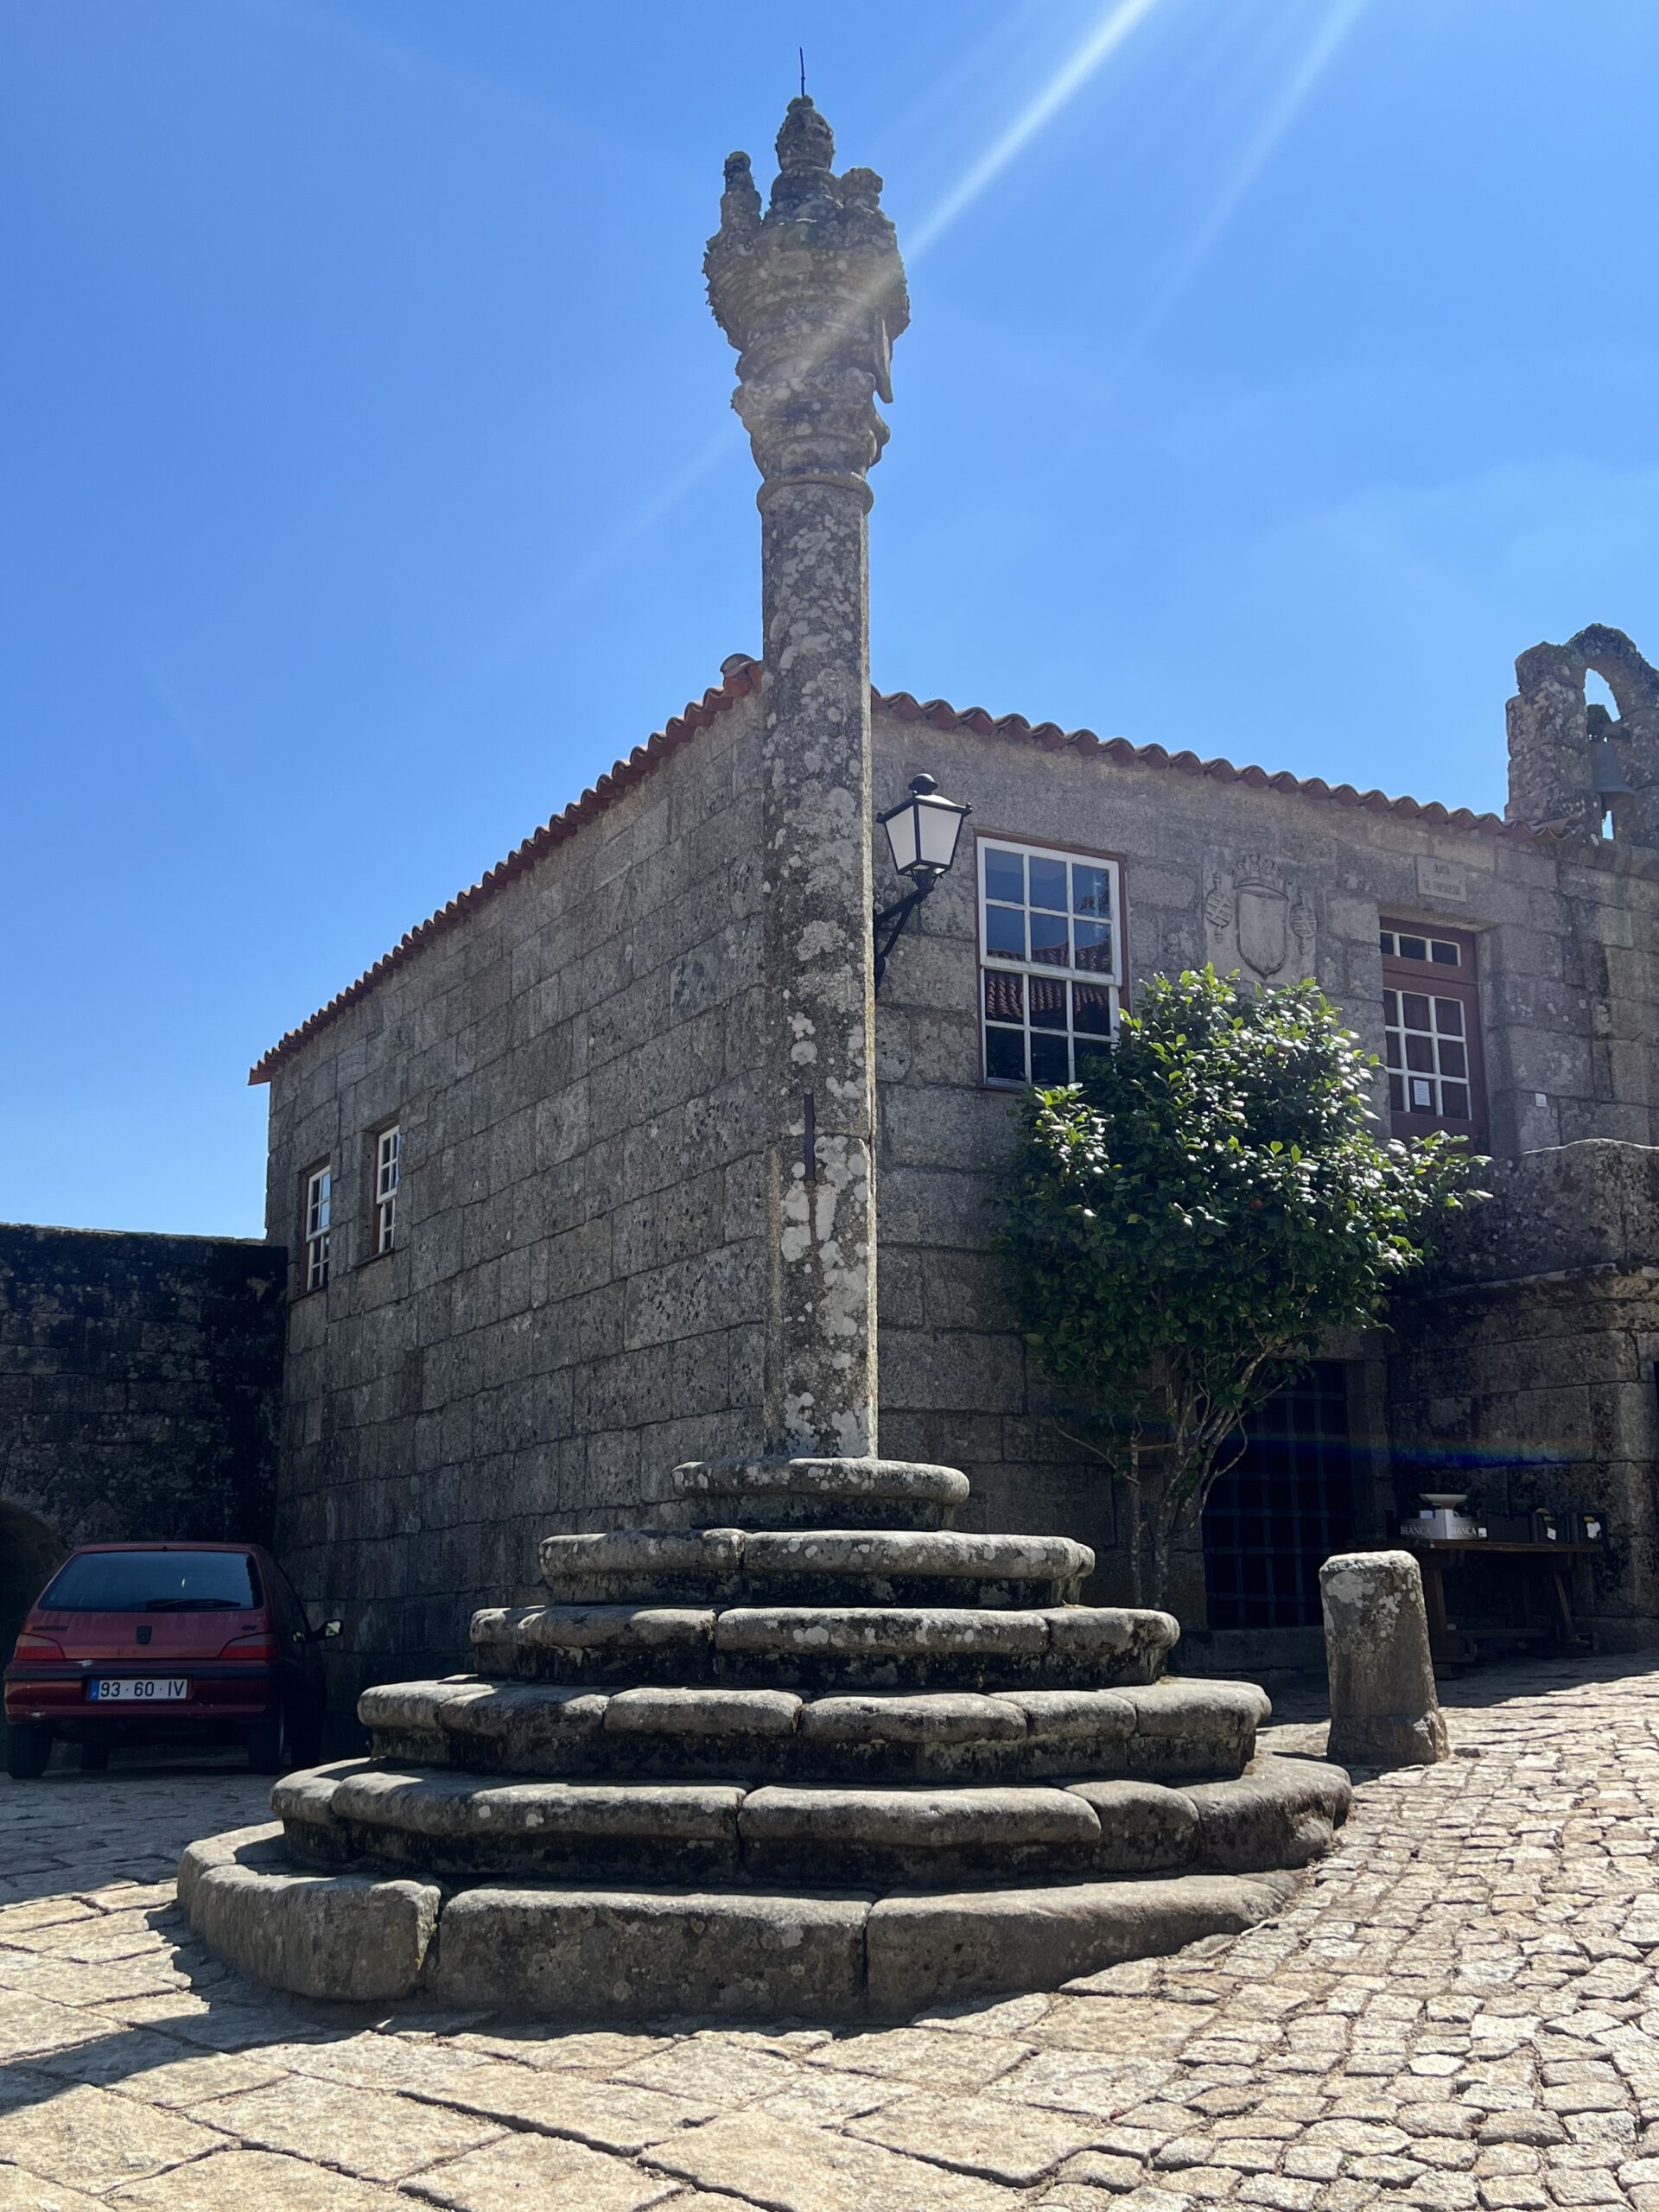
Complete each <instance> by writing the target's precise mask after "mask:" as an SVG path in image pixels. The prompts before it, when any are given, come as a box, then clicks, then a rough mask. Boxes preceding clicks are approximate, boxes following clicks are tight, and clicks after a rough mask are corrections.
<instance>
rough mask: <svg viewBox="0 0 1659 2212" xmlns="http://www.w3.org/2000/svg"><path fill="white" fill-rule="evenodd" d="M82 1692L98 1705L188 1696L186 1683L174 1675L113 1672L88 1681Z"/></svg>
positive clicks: (188, 1686) (143, 1702)
mask: <svg viewBox="0 0 1659 2212" xmlns="http://www.w3.org/2000/svg"><path fill="white" fill-rule="evenodd" d="M86 1694H87V1696H88V1697H90V1698H95V1699H96V1700H97V1701H98V1703H99V1705H114V1704H116V1703H118V1702H119V1703H121V1704H123V1705H131V1704H137V1705H150V1704H164V1703H165V1702H166V1701H167V1700H168V1699H169V1698H179V1697H188V1696H189V1694H190V1685H189V1683H188V1681H184V1680H183V1679H182V1678H181V1677H180V1676H179V1675H110V1676H107V1677H105V1676H100V1677H99V1680H98V1681H92V1682H88V1683H87V1685H86Z"/></svg>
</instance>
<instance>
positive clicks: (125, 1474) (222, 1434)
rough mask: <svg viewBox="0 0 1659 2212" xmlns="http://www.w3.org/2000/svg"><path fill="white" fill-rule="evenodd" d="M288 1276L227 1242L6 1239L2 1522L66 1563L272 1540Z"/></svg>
mask: <svg viewBox="0 0 1659 2212" xmlns="http://www.w3.org/2000/svg"><path fill="white" fill-rule="evenodd" d="M285 1265H286V1255H285V1254H283V1252H281V1251H277V1250H273V1249H271V1247H270V1246H269V1245H266V1244H258V1243H249V1242H245V1241H244V1240H241V1239H237V1238H232V1237H218V1236H139V1235H129V1234H125V1233H123V1232H120V1231H115V1230H79V1229H43V1228H35V1227H33V1226H30V1225H26V1224H16V1223H8V1224H0V1508H10V1509H11V1510H12V1511H13V1513H14V1514H20V1515H24V1516H29V1517H30V1519H32V1520H33V1521H35V1522H39V1523H41V1524H43V1525H44V1527H45V1529H46V1530H48V1532H49V1535H50V1538H51V1540H52V1543H53V1545H54V1548H56V1549H58V1550H59V1551H60V1552H61V1551H65V1550H67V1549H68V1548H70V1547H71V1546H72V1545H73V1544H77V1543H87V1542H103V1541H113V1540H118V1539H121V1538H124V1537H135V1538H137V1537H149V1538H165V1537H190V1536H197V1537H204V1538H213V1539H226V1538H230V1539H234V1538H237V1537H246V1538H247V1539H249V1540H250V1541H264V1540H265V1539H267V1538H268V1536H269V1534H270V1514H271V1499H272V1492H273V1487H274V1475H275V1466H276V1431H277V1395H278V1391H279V1389H280V1385H281V1380H282V1344H283V1278H284V1269H285ZM19 1525H20V1526H22V1525H24V1524H22V1523H21V1522H20V1523H19Z"/></svg>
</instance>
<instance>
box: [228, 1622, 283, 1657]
mask: <svg viewBox="0 0 1659 2212" xmlns="http://www.w3.org/2000/svg"><path fill="white" fill-rule="evenodd" d="M276 1656H277V1639H276V1637H274V1636H273V1635H272V1634H271V1632H270V1630H269V1629H268V1628H252V1629H250V1630H248V1631H247V1633H246V1635H245V1636H233V1637H232V1638H231V1640H230V1642H229V1643H227V1644H226V1646H225V1648H224V1649H223V1650H222V1651H221V1652H220V1653H219V1657H220V1658H221V1659H274V1658H275V1657H276Z"/></svg>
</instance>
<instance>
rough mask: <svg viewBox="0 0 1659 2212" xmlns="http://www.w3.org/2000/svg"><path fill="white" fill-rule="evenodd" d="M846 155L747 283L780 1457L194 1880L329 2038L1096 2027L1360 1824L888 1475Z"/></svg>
mask: <svg viewBox="0 0 1659 2212" xmlns="http://www.w3.org/2000/svg"><path fill="white" fill-rule="evenodd" d="M833 152H834V143H833V141H832V139H831V137H830V135H829V126H828V125H827V124H825V123H824V121H823V118H822V117H821V116H820V115H818V113H817V111H816V109H815V108H814V107H813V105H812V103H811V102H810V100H809V99H804V98H803V99H798V100H794V101H791V104H790V109H789V113H788V116H787V118H786V119H785V124H784V127H783V130H782V131H781V132H780V133H779V140H778V158H779V175H778V180H777V182H776V184H775V185H774V187H773V188H772V205H771V207H770V208H769V209H768V211H767V212H766V213H765V214H764V215H763V214H762V213H761V208H760V197H759V194H757V193H756V191H755V188H754V186H753V181H752V180H751V178H750V175H749V165H748V162H747V158H746V157H745V156H741V155H736V156H733V158H732V160H731V161H730V162H728V165H727V172H726V194H725V198H724V200H723V201H722V203H721V228H720V231H719V232H718V234H717V235H716V236H715V238H714V239H713V240H712V241H711V243H710V245H709V256H708V272H709V296H710V298H711V299H712V301H713V302H714V308H715V314H716V315H717V316H718V317H719V319H720V321H721V327H723V328H724V329H725V331H726V333H727V334H728V337H729V338H730V339H731V340H732V342H733V344H734V346H736V347H737V348H738V353H739V361H738V380H739V386H738V392H737V399H736V404H737V408H738V411H739V413H740V414H741V416H742V418H743V420H744V422H745V423H746V424H747V427H748V430H749V434H750V437H751V440H752V442H753V448H754V456H755V460H756V461H757V463H758V464H759V466H760V474H761V478H762V484H761V490H760V511H761V515H762V518H763V567H764V577H765V586H764V613H765V623H766V655H765V664H764V673H763V677H762V691H761V698H760V706H761V713H760V728H759V734H758V736H759V741H758V750H757V752H756V753H754V754H753V755H752V756H751V757H752V758H753V759H754V760H755V762H756V766H757V768H758V774H759V779H760V790H761V799H760V836H761V844H762V861H761V865H762V870H763V881H762V901H761V914H762V951H763V959H762V964H761V972H760V988H759V1004H760V1029H761V1036H760V1069H759V1074H760V1084H759V1090H760V1100H761V1114H762V1121H763V1131H764V1192H763V1193H762V1196H763V1205H762V1206H761V1207H760V1212H761V1213H762V1215H763V1216H764V1228H763V1231H762V1239H763V1243H764V1248H765V1270H766V1308H765V1313H764V1319H763V1325H762V1329H761V1332H760V1333H761V1335H762V1337H763V1339H764V1343H763V1367H764V1375H763V1389H762V1393H761V1395H762V1404H761V1408H760V1420H759V1423H758V1429H759V1433H758V1434H757V1435H756V1436H755V1437H754V1438H753V1440H752V1442H751V1444H750V1446H749V1451H750V1452H751V1454H752V1456H748V1457H741V1458H731V1459H723V1460H721V1459H697V1460H691V1461H687V1462H686V1463H684V1464H683V1465H679V1466H678V1467H677V1468H675V1469H674V1471H673V1474H672V1477H671V1482H670V1484H669V1485H668V1495H667V1497H665V1498H664V1499H663V1500H662V1502H661V1503H659V1504H658V1507H657V1508H656V1510H655V1513H654V1519H653V1522H652V1524H651V1525H639V1526H634V1527H632V1528H611V1529H599V1530H594V1529H591V1527H590V1528H588V1529H584V1530H582V1532H580V1533H560V1534H555V1535H549V1536H547V1537H546V1538H545V1539H544V1541H543V1542H542V1544H541V1546H540V1563H541V1573H542V1580H543V1585H544V1586H545V1592H546V1597H545V1600H544V1602H543V1603H541V1604H538V1605H530V1606H505V1605H492V1606H487V1607H486V1608H484V1609H483V1610H481V1611H479V1612H478V1613H477V1614H476V1615H475V1617H474V1620H473V1624H472V1642H473V1652H474V1664H475V1668H476V1671H475V1672H474V1673H473V1674H471V1675H445V1676H443V1677H442V1678H436V1679H432V1680H427V1681H410V1682H402V1683H397V1684H389V1685H380V1686H377V1687H372V1688H368V1689H366V1690H365V1692H364V1694H363V1695H362V1697H361V1698H360V1700H359V1705H358V1716H359V1720H360V1721H361V1722H362V1724H363V1726H365V1728H366V1729H367V1730H368V1731H369V1733H370V1737H371V1740H372V1756H371V1757H369V1758H366V1759H353V1760H348V1761H346V1763H344V1764H340V1765H337V1766H332V1767H324V1768H321V1769H318V1770H315V1771H314V1772H310V1773H307V1774H301V1775H295V1776H291V1777H289V1778H288V1779H287V1780H286V1781H284V1782H283V1783H281V1784H280V1785H279V1786H278V1788H277V1790H276V1791H275V1792H274V1793H273V1796H272V1809H273V1810H274V1812H275V1813H276V1814H277V1820H278V1822H279V1824H280V1825H279V1826H278V1827H275V1828H271V1829H268V1830H257V1831H250V1832H247V1833H245V1834H240V1835H233V1836H228V1837H223V1838H219V1839H218V1840H215V1841H213V1842H210V1843H207V1844H201V1845H196V1846H194V1847H192V1849H191V1850H190V1851H189V1852H188V1853H186V1857H185V1862H184V1865H183V1866H182V1867H181V1878H180V1890H181V1896H182V1897H183V1899H184V1902H185V1906H186V1910H188V1913H189V1914H190V1916H191V1919H192V1921H193V1923H194V1926H195V1927H196V1928H197V1929H198V1930H199V1931H200V1933H201V1934H202V1935H203V1936H205V1937H206V1938H207V1941H208V1942H212V1943H213V1944H214V1945H216V1946H217V1947H218V1948H219V1949H220V1950H221V1951H223V1952H224V1953H226V1955H228V1956H229V1957H230V1958H232V1960H234V1961H236V1963H237V1964H238V1965H239V1966H241V1967H243V1968H244V1969H245V1970H246V1971H247V1972H250V1973H252V1974H257V1975H258V1976H260V1977H261V1978H262V1979H264V1980H269V1981H274V1982H276V1983H277V1984H279V1985H280V1986H283V1987H286V1988H289V1989H293V1990H296V1991H299V1992H302V1993H305V1994H307V1995H310V1996H325V1997H350V1998H356V1999H363V2000H366V2001H377V2000H380V1999H386V1998H391V1997H397V1996H402V1995H406V1994H409V1993H411V1992H413V1991H415V1990H416V1989H417V1988H419V1989H424V1990H426V1991H428V1992H429V1993H431V1994H432V1995H433V1996H435V1998H436V1999H438V2000H439V2001H441V2002H449V2003H455V2004H460V2005H477V2004H484V2005H512V2006H517V2007H519V2008H522V2009H525V2010H529V2011H539V2012H554V2013H563V2014H566V2015H574V2016H581V2015H584V2014H586V2015H590V2016H603V2015H607V2014H612V2015H620V2016H628V2015H635V2014H641V2013H652V2012H728V2013H749V2014H760V2015H765V2014H768V2013H772V2014H777V2013H792V2014H797V2015H806V2016H809V2017H813V2016H816V2017H819V2018H854V2017H857V2016H859V2015H861V2014H866V2013H872V2014H878V2015H880V2014H893V2013H902V2012H907V2011H911V2010H913V2009H915V2008H916V2007H917V2006H918V2005H925V2004H936V2003H941V2002H946V2001H949V2000H950V1999H956V1998H959V1997H962V1996H965V1995H968V1994H970V1993H973V1992H976V1991H990V1990H1005V1989H1028V1988H1037V1987H1052V1986H1058V1984H1059V1983H1060V1982H1063V1981H1065V1980H1069V1979H1070V1978H1071V1977H1073V1976H1075V1975H1077V1974H1089V1973H1092V1972H1095V1971H1096V1970H1097V1969H1099V1968H1101V1967H1106V1966H1109V1965H1111V1964H1114V1963H1115V1962H1116V1961H1119V1960H1121V1959H1124V1958H1129V1957H1135V1956H1138V1955H1144V1954H1147V1953H1152V1952H1158V1951H1165V1950H1169V1949H1172V1948H1175V1947H1177V1946H1179V1944H1181V1943H1184V1942H1189V1941H1191V1940H1192V1938H1194V1937H1196V1936H1205V1935H1210V1934H1214V1933H1219V1932H1223V1931H1233V1930H1236V1929H1241V1928H1244V1927H1247V1926H1249V1925H1250V1924H1251V1923H1253V1922H1255V1921H1256V1920H1259V1919H1261V1918H1262V1917H1264V1916H1266V1915H1268V1913H1270V1912H1272V1911H1273V1910H1274V1909H1275V1908H1276V1907H1277V1905H1278V1904H1280V1903H1281V1901H1282V1899H1283V1898H1284V1897H1285V1896H1286V1894H1287V1888H1288V1885H1289V1882H1290V1878H1291V1871H1292V1870H1294V1869H1296V1868H1299V1867H1300V1866H1305V1865H1306V1863H1307V1862H1308V1861H1309V1860H1310V1859H1313V1858H1315V1857H1317V1856H1319V1854H1320V1853H1323V1852H1325V1851H1326V1850H1328V1849H1329V1848H1330V1846H1331V1842H1332V1829H1333V1826H1334V1824H1335V1823H1336V1822H1337V1821H1339V1820H1340V1819H1341V1818H1342V1817H1343V1815H1344V1813H1345V1812H1346V1810H1347V1806H1348V1787H1347V1783H1346V1781H1345V1779H1344V1777H1343V1776H1342V1775H1341V1774H1340V1773H1339V1772H1338V1770H1335V1769H1334V1768H1331V1767H1326V1766H1322V1765H1319V1764H1317V1763H1315V1762H1313V1761H1303V1760H1284V1761H1281V1760H1274V1759H1272V1758H1258V1757H1257V1756H1256V1754H1255V1731H1256V1726H1257V1724H1258V1722H1259V1721H1261V1720H1262V1719H1263V1718H1264V1717H1265V1715H1266V1713H1267V1711H1268V1702H1267V1700H1266V1698H1265V1697H1264V1696H1263V1695H1262V1692H1261V1691H1260V1690H1257V1689H1255V1688H1252V1687H1250V1686H1249V1684H1246V1683H1240V1682H1229V1683H1209V1684H1196V1683H1185V1682H1171V1681H1164V1680H1163V1679H1162V1676H1163V1669H1164V1662H1165V1657H1166V1654H1167V1652H1168V1650H1169V1649H1170V1647H1171V1646H1172V1645H1173V1643H1174V1642H1175V1639H1176V1637H1177V1636H1178V1635H1179V1629H1178V1627H1177V1625H1176V1623H1175V1622H1174V1621H1173V1619H1172V1618H1170V1617H1169V1616H1168V1615H1167V1614H1165V1613H1160V1612H1148V1611H1128V1610H1122V1609H1119V1608H1116V1607H1110V1606H1093V1605H1083V1604H1081V1603H1080V1602H1079V1598H1080V1594H1081V1591H1082V1586H1083V1583H1084V1580H1085V1578H1086V1577H1087V1576H1088V1575H1089V1574H1090V1573H1092V1572H1093V1569H1094V1565H1095V1555H1094V1553H1093V1552H1092V1550H1091V1549H1090V1548H1089V1547H1088V1546H1087V1545H1085V1544H1081V1543H1077V1542H1074V1541H1071V1539H1070V1538H1069V1537H1067V1536H1064V1535H993V1534H988V1533H984V1532H982V1531H972V1530H965V1529H964V1530H958V1529H956V1528H955V1527H954V1525H953V1523H954V1521H955V1517H956V1515H957V1510H958V1508H959V1507H961V1506H962V1505H963V1503H964V1502H965V1501H966V1500H967V1498H968V1496H969V1484H968V1481H967V1478H965V1476H963V1474H962V1473H961V1472H960V1471H958V1470H957V1469H955V1468H951V1467H948V1466H940V1465H934V1464H931V1462H925V1461H921V1460H917V1461H903V1460H896V1459H879V1458H878V1457H876V1456H875V1406H876V1372H875V1328H874V1287H875V1228H876V1224H875V1190H874V938H873V931H872V907H873V900H872V887H871V865H870V821H871V815H872V811H873V793H872V778H871V763H870V747H871V733H870V688H869V639H868V576H867V564H866V546H865V518H866V515H867V513H868V507H869V489H868V484H867V482H866V480H865V479H866V473H867V471H868V469H869V467H870V466H871V464H872V463H873V462H874V461H875V460H876V458H877V457H878V455H879V454H880V450H881V445H882V442H883V439H884V437H885V435H886V432H885V429H884V426H883V424H882V423H881V420H880V416H879V415H878V414H877V413H876V410H875V399H876V396H877V394H878V393H880V394H881V395H882V396H884V397H885V396H886V392H887V361H888V349H889V347H890V346H891V343H892V340H893V338H894V337H895V336H896V335H897V334H898V333H899V331H900V330H902V329H903V328H904V327H905V323H906V318H907V312H908V310H907V305H906V296H905V283H904V272H903V270H902V267H901V265H900V264H899V255H898V251H897V248H896V245H895V244H894V241H893V229H892V226H891V225H890V224H889V223H888V221H887V218H886V217H885V216H884V215H883V214H882V213H881V212H880V208H879V207H878V206H877V204H876V195H877V193H878V191H879V188H880V180H879V179H877V178H876V177H875V176H874V175H871V173H870V172H869V171H868V170H867V169H853V170H849V172H848V174H847V175H845V176H842V177H839V178H838V177H837V176H836V175H835V173H834V170H833V168H832V167H831V156H832V155H833ZM656 1210H657V1211H664V1209H663V1208H662V1206H661V1205H660V1202H658V1206H657V1209H656ZM649 1226H650V1227H651V1228H652V1232H653V1233H655V1230H656V1229H657V1227H658V1224H656V1223H654V1222H653V1223H652V1224H649ZM626 1357H627V1355H626V1353H625V1354H624V1355H623V1358H624V1361H625V1362H626ZM688 1379H689V1380H694V1379H695V1378H688Z"/></svg>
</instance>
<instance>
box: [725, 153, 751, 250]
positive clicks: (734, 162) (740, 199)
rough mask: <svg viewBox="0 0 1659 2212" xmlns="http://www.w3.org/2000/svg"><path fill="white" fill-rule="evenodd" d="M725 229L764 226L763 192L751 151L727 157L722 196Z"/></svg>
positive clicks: (749, 229)
mask: <svg viewBox="0 0 1659 2212" xmlns="http://www.w3.org/2000/svg"><path fill="white" fill-rule="evenodd" d="M720 227H721V230H722V231H754V230H759V229H760V193H759V192H758V191H757V190H756V189H755V182H754V175H753V170H752V169H751V168H750V167H749V157H748V156H747V154H728V155H727V156H726V189H725V191H724V192H722V193H721V196H720Z"/></svg>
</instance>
